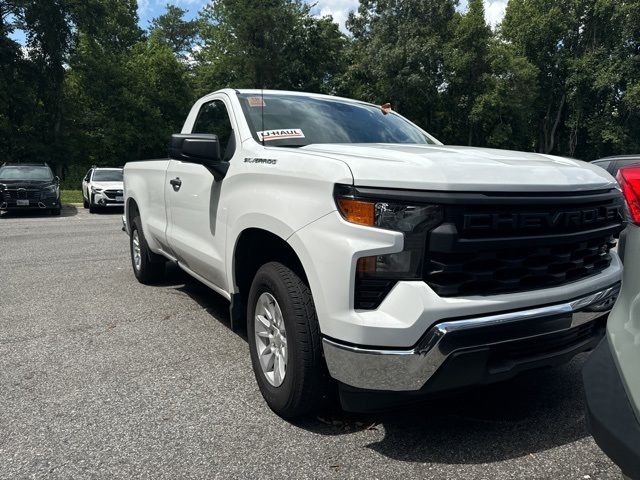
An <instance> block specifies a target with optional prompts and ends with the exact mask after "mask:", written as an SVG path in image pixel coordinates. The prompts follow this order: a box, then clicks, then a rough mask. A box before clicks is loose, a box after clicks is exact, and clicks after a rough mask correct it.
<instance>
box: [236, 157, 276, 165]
mask: <svg viewBox="0 0 640 480" xmlns="http://www.w3.org/2000/svg"><path fill="white" fill-rule="evenodd" d="M244 163H265V164H267V165H275V164H276V163H278V160H277V159H275V158H253V157H247V158H245V159H244Z"/></svg>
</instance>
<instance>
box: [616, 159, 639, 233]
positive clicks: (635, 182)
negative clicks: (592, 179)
mask: <svg viewBox="0 0 640 480" xmlns="http://www.w3.org/2000/svg"><path fill="white" fill-rule="evenodd" d="M618 183H619V184H620V187H622V193H623V195H624V198H625V199H626V201H627V204H628V205H629V213H630V214H631V221H632V222H633V223H635V224H636V225H638V226H640V165H637V166H633V167H625V168H621V169H620V171H619V172H618Z"/></svg>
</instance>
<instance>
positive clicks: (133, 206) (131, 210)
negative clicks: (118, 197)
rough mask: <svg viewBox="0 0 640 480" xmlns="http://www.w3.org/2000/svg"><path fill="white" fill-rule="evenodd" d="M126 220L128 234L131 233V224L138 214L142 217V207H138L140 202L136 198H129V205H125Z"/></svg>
mask: <svg viewBox="0 0 640 480" xmlns="http://www.w3.org/2000/svg"><path fill="white" fill-rule="evenodd" d="M124 211H125V219H126V221H127V230H128V232H127V233H129V234H130V233H131V223H132V222H133V219H134V218H136V214H137V215H138V216H139V215H140V207H139V206H138V202H136V200H135V198H133V197H129V198H127V203H126V204H125V210H124Z"/></svg>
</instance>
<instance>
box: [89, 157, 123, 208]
mask: <svg viewBox="0 0 640 480" xmlns="http://www.w3.org/2000/svg"><path fill="white" fill-rule="evenodd" d="M122 171H123V169H122V168H104V167H92V168H91V169H90V170H89V171H88V172H87V174H86V175H85V177H84V179H83V180H82V197H83V203H84V208H88V209H89V211H90V212H91V213H94V212H95V211H96V210H97V209H99V208H108V207H123V206H124V186H123V183H122Z"/></svg>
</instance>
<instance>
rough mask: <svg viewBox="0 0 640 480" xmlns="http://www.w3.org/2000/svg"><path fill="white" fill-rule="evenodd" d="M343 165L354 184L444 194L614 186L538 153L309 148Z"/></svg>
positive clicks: (601, 175) (575, 163)
mask: <svg viewBox="0 0 640 480" xmlns="http://www.w3.org/2000/svg"><path fill="white" fill-rule="evenodd" d="M301 150H302V151H305V152H314V153H316V154H321V155H325V156H328V157H331V158H335V159H337V160H341V161H343V162H345V163H346V164H347V165H348V166H349V168H350V169H351V172H352V174H353V178H354V183H355V185H358V186H367V187H385V188H406V189H416V190H446V191H466V192H470V191H482V192H486V191H505V192H506V191H509V192H522V191H528V192H545V191H563V190H564V191H577V190H597V189H601V188H611V187H614V186H617V183H616V181H615V179H614V178H613V177H612V176H611V175H610V174H609V173H607V172H606V171H605V170H604V169H602V168H600V167H598V166H595V165H591V164H589V163H586V162H582V161H580V160H573V159H570V158H563V157H555V156H552V155H544V154H539V153H526V152H516V151H510V150H496V149H490V148H476V147H458V146H444V145H398V144H312V145H307V146H305V147H302V148H301Z"/></svg>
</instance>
